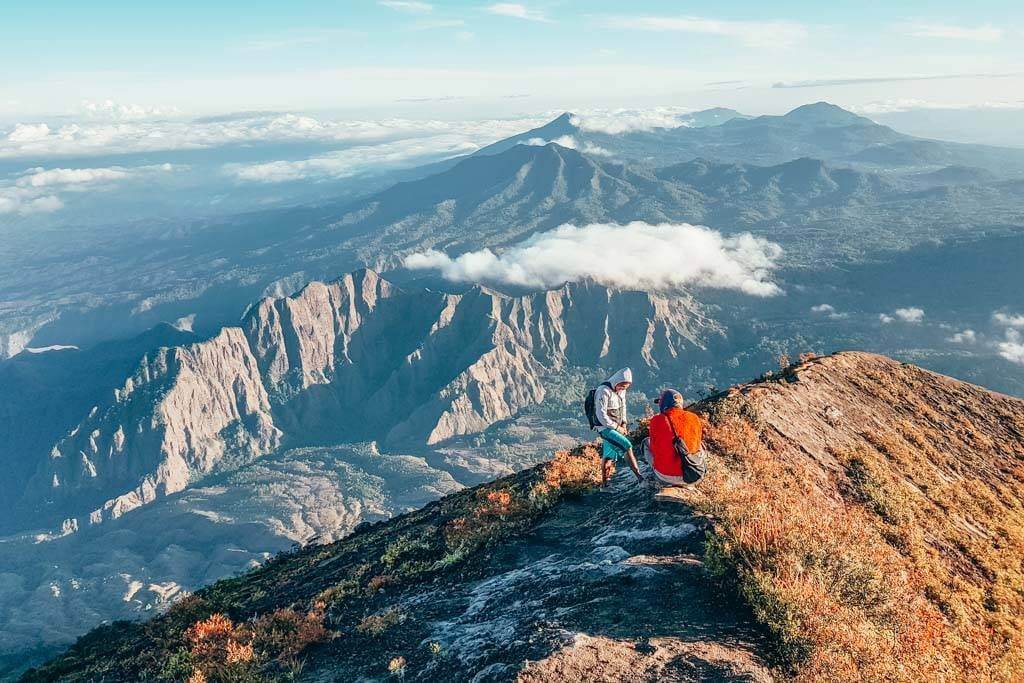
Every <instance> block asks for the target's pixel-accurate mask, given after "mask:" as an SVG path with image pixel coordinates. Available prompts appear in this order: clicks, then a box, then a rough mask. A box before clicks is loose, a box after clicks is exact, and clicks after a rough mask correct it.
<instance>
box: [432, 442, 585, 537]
mask: <svg viewBox="0 0 1024 683" xmlns="http://www.w3.org/2000/svg"><path fill="white" fill-rule="evenodd" d="M541 475H542V476H541V478H540V480H539V481H536V482H534V483H533V484H532V485H531V486H529V488H528V489H527V490H526V491H525V492H522V491H520V490H518V489H513V488H497V489H481V490H480V491H479V492H478V493H477V502H476V504H475V505H474V506H473V507H472V508H471V509H470V511H469V512H468V514H465V515H462V516H459V517H456V518H454V519H452V520H451V521H449V522H448V523H447V524H445V526H444V527H443V528H442V530H441V532H442V534H443V536H444V539H445V543H446V545H447V546H448V548H449V549H450V550H451V551H452V552H453V553H457V554H458V555H459V556H465V555H466V554H468V553H470V552H472V551H473V550H475V549H477V548H480V547H482V546H485V545H488V544H491V543H494V542H495V541H497V540H498V539H500V538H503V537H505V536H506V535H507V534H509V533H510V532H512V531H514V530H516V529H521V528H525V527H526V526H527V525H529V524H530V523H531V522H532V521H533V520H535V519H536V518H537V516H538V515H540V514H541V513H543V512H545V511H546V510H548V509H550V508H551V506H552V505H554V504H555V503H556V502H558V500H559V499H561V498H562V497H563V496H566V495H573V494H577V493H581V492H583V491H586V490H588V489H590V488H593V487H594V486H597V485H599V484H600V483H601V459H600V456H598V454H597V451H596V450H595V449H594V448H593V447H592V446H581V447H579V448H577V449H574V450H572V451H558V452H557V453H555V457H554V458H553V459H552V460H551V461H550V462H548V463H546V464H545V465H544V467H543V468H542V470H541Z"/></svg>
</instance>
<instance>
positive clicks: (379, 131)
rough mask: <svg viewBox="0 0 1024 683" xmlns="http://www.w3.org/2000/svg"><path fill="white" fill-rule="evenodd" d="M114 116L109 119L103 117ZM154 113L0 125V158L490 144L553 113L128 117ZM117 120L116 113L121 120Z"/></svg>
mask: <svg viewBox="0 0 1024 683" xmlns="http://www.w3.org/2000/svg"><path fill="white" fill-rule="evenodd" d="M107 111H110V112H111V118H104V117H103V116H100V114H103V113H104V112H107ZM137 111H148V110H144V109H143V108H139V107H136V106H135V105H132V106H130V107H121V106H120V105H116V104H113V103H111V104H110V107H106V106H105V105H104V106H98V105H97V106H96V107H94V108H93V109H91V110H86V111H85V112H83V114H82V117H81V118H80V119H78V120H76V121H74V122H72V123H68V122H67V121H66V120H64V121H62V122H61V123H60V125H57V124H55V123H52V122H51V123H47V122H28V121H26V122H21V123H16V124H14V125H13V127H10V128H6V129H5V128H0V158H9V159H10V158H27V159H39V158H43V157H47V156H54V155H58V156H90V155H100V154H123V153H133V152H153V151H163V150H187V149H211V148H216V147H224V146H228V145H247V146H252V145H259V144H261V143H269V144H274V143H281V142H313V143H322V144H323V145H324V146H325V147H327V146H334V147H339V146H342V145H354V144H360V145H369V144H377V143H382V144H386V143H388V142H397V141H401V140H415V139H419V138H430V137H439V136H450V137H458V138H460V139H461V140H462V141H464V142H471V143H473V144H476V145H485V144H490V143H492V142H495V141H497V140H500V139H501V138H503V137H507V136H509V135H515V134H516V133H519V132H522V131H523V130H528V129H530V128H534V127H537V126H539V125H542V124H544V123H546V122H547V121H548V120H550V118H552V117H553V116H554V114H542V115H538V116H535V117H524V118H516V119H481V120H470V121H440V120H413V119H400V118H393V119H378V120H373V121H367V120H363V121H360V120H333V119H325V118H318V117H314V116H307V115H302V114H294V113H276V112H270V113H267V112H250V113H240V114H236V115H230V116H220V117H209V118H203V119H184V118H181V117H178V118H159V119H149V118H145V117H143V116H141V115H140V116H138V117H136V116H133V115H122V114H123V112H129V113H131V112H137ZM115 115H116V116H115Z"/></svg>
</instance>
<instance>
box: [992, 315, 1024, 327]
mask: <svg viewBox="0 0 1024 683" xmlns="http://www.w3.org/2000/svg"><path fill="white" fill-rule="evenodd" d="M992 320H993V321H994V322H995V323H996V324H997V325H1001V326H1002V327H1012V328H1015V329H1021V328H1024V315H1011V314H1008V313H993V314H992Z"/></svg>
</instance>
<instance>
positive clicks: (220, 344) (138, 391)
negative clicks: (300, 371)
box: [36, 328, 281, 522]
mask: <svg viewBox="0 0 1024 683" xmlns="http://www.w3.org/2000/svg"><path fill="white" fill-rule="evenodd" d="M280 442H281V431H280V430H279V429H277V427H275V425H274V420H273V417H272V416H271V414H270V401H269V398H268V396H267V392H266V390H265V389H264V387H263V383H262V381H261V379H260V375H259V370H258V367H257V364H256V359H255V357H253V355H252V353H251V351H250V349H249V344H248V341H247V340H246V338H245V335H244V334H242V331H241V330H240V329H238V328H226V329H224V330H222V331H221V333H220V334H218V335H217V336H216V337H214V338H213V339H211V340H209V341H205V342H201V343H198V344H192V345H190V346H184V347H174V348H163V349H160V350H159V351H157V352H155V353H154V354H152V355H151V356H147V357H146V358H144V359H143V361H142V363H141V364H140V365H139V367H138V369H137V370H136V371H135V373H134V374H133V375H132V376H131V377H129V378H128V379H127V380H126V381H125V383H124V385H123V387H122V388H120V389H117V390H115V391H114V395H113V397H112V399H111V401H110V402H109V403H108V404H107V405H102V406H95V407H94V408H93V409H92V410H91V411H90V414H89V416H88V417H87V418H86V419H85V420H84V421H83V422H82V423H81V424H80V425H79V426H78V427H76V428H75V429H74V430H73V431H72V432H71V433H70V434H69V435H68V436H67V437H65V438H64V439H62V440H61V441H59V442H58V443H57V444H56V445H55V446H54V447H53V449H52V451H51V453H50V459H49V462H48V463H47V467H46V468H45V469H44V470H43V471H42V472H41V473H40V474H39V475H37V481H36V486H37V487H42V486H48V488H49V492H48V493H49V499H50V501H52V502H54V503H57V504H59V502H60V501H62V500H72V501H76V502H77V504H78V505H83V504H84V505H96V507H95V508H94V509H93V510H92V512H91V514H90V515H89V518H90V521H92V522H99V521H102V520H103V519H104V518H107V517H119V516H120V515H122V514H124V513H125V512H127V511H129V510H132V509H134V508H137V507H139V506H140V505H144V504H146V503H149V502H152V501H153V500H154V499H155V498H156V497H157V496H161V495H167V494H170V493H175V492H177V491H181V490H182V489H184V488H185V487H186V486H187V485H188V484H189V483H190V482H192V481H195V480H196V479H198V478H200V477H202V476H204V475H206V474H209V473H210V472H212V471H214V470H215V469H217V468H232V467H236V466H238V465H239V464H241V463H243V462H245V461H247V460H250V459H252V458H254V457H258V456H260V455H262V454H265V453H268V452H270V451H272V450H274V449H275V448H277V447H278V446H279V445H280Z"/></svg>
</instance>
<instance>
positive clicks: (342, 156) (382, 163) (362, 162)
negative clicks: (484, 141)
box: [223, 135, 479, 183]
mask: <svg viewBox="0 0 1024 683" xmlns="http://www.w3.org/2000/svg"><path fill="white" fill-rule="evenodd" d="M477 149H479V145H477V144H476V143H473V142H469V141H467V140H465V139H464V138H463V137H461V136H451V135H440V136H435V137H431V138H423V139H414V140H399V141H396V142H389V143H383V144H380V145H373V146H369V145H364V146H359V147H351V148H349V149H344V150H340V151H337V152H331V153H329V154H323V155H320V156H316V157H310V158H308V159H300V160H298V161H270V162H265V163H257V164H225V165H224V167H223V170H224V172H225V173H227V174H228V175H230V176H233V177H234V178H235V179H237V180H243V181H251V182H262V183H281V182H288V181H295V180H305V179H311V178H312V179H315V178H322V179H327V178H347V177H350V176H353V175H357V174H359V173H364V172H367V171H371V170H380V169H384V168H395V167H400V166H405V165H409V164H412V163H417V162H426V161H429V160H431V159H443V158H449V157H453V156H458V155H461V154H469V153H472V152H474V151H476V150H477Z"/></svg>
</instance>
